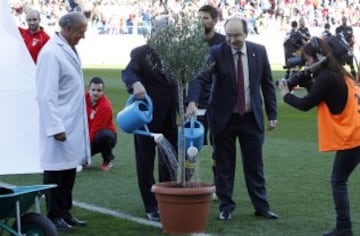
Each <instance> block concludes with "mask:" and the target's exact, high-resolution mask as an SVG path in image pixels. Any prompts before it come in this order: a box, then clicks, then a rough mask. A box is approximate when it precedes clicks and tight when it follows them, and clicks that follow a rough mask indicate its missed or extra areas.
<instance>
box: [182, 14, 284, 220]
mask: <svg viewBox="0 0 360 236" xmlns="http://www.w3.org/2000/svg"><path fill="white" fill-rule="evenodd" d="M225 33H226V41H225V42H223V43H221V44H219V45H217V46H215V47H212V48H210V60H211V62H210V64H213V65H214V66H212V67H211V68H209V69H208V70H205V71H203V72H201V73H200V74H199V75H198V76H197V77H196V78H195V79H194V80H192V81H191V83H190V86H189V94H188V97H187V101H190V102H189V103H188V106H187V109H186V114H187V116H190V115H195V114H196V111H197V107H196V104H197V103H198V99H199V95H200V93H201V89H202V86H203V85H206V84H208V83H211V82H212V90H211V94H210V101H209V105H208V117H209V127H210V130H211V131H212V132H213V146H214V153H215V156H216V168H215V172H216V178H215V185H216V194H217V196H218V198H219V200H220V206H219V212H220V213H219V219H220V220H226V221H227V220H231V219H232V212H233V211H234V209H235V202H234V200H233V199H232V194H233V189H234V177H235V166H236V139H238V140H239V143H240V150H241V157H242V165H243V169H244V176H245V182H246V186H247V190H248V193H249V196H250V199H251V202H252V204H253V207H254V209H255V216H259V217H264V218H266V219H277V218H278V215H277V214H275V213H273V212H271V211H270V207H269V204H268V201H267V194H266V189H265V176H264V171H263V157H262V147H263V142H264V133H265V127H264V118H263V116H264V115H263V107H262V104H263V100H264V104H265V111H266V114H267V117H268V120H269V126H268V129H269V130H272V129H274V128H275V126H276V123H277V120H276V119H277V105H276V95H275V88H274V85H273V79H272V76H271V68H270V64H269V60H268V57H267V53H266V49H265V47H264V46H262V45H259V44H255V43H252V42H249V41H246V40H245V39H246V37H247V35H248V30H247V24H246V21H245V20H243V19H240V18H231V19H229V20H228V21H227V22H226V23H225ZM239 59H241V63H239V61H238V60H239Z"/></svg>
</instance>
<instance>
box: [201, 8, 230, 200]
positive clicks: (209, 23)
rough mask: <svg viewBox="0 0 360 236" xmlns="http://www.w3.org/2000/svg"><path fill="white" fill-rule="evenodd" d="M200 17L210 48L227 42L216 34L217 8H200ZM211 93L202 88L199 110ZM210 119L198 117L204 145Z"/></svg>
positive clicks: (208, 88) (205, 86) (209, 89)
mask: <svg viewBox="0 0 360 236" xmlns="http://www.w3.org/2000/svg"><path fill="white" fill-rule="evenodd" d="M198 15H199V18H200V19H201V20H202V22H203V24H204V30H205V35H204V37H205V41H206V42H207V44H208V45H209V47H212V46H215V45H218V44H220V43H222V42H224V41H225V35H222V34H220V33H218V32H216V28H215V26H216V24H217V23H218V21H219V12H218V9H216V8H215V7H213V6H211V5H204V6H202V7H200V9H199V11H198ZM210 91H211V83H209V84H207V85H204V86H202V90H201V94H200V97H199V100H198V108H199V109H204V110H206V108H207V105H208V101H209V95H210ZM207 120H208V118H207V115H206V113H205V114H204V115H203V116H198V121H200V122H201V123H202V124H203V125H204V129H205V132H204V145H207V144H208V141H207V134H208V121H207ZM209 136H210V144H211V142H212V140H211V134H209ZM211 159H212V163H211V165H212V171H213V175H214V180H215V165H216V161H215V155H214V153H213V154H212V155H211ZM213 199H214V200H216V199H217V197H216V194H215V193H214V195H213Z"/></svg>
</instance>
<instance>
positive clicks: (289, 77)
mask: <svg viewBox="0 0 360 236" xmlns="http://www.w3.org/2000/svg"><path fill="white" fill-rule="evenodd" d="M349 37H350V36H349V35H344V33H340V34H336V35H333V36H330V37H329V38H328V39H327V40H326V41H327V43H328V45H329V46H330V48H331V50H332V52H333V55H334V56H335V58H336V59H337V60H338V61H339V63H341V64H342V65H345V64H347V65H349V66H350V69H351V73H352V75H353V77H354V78H355V77H356V73H355V70H354V66H353V58H354V56H353V53H352V50H351V47H350V45H349V43H348V41H347V39H348V38H349ZM324 61H326V56H320V58H319V60H318V61H317V62H315V63H313V64H312V65H310V66H307V67H303V66H304V65H305V61H304V60H303V58H302V57H301V56H295V57H292V58H289V59H288V60H287V61H286V65H285V66H284V67H283V68H284V69H287V71H286V75H285V79H286V82H287V85H288V87H289V89H290V90H291V89H293V88H294V87H296V86H297V85H303V84H305V83H306V82H308V81H311V79H312V74H311V71H310V69H311V68H314V67H315V66H317V65H319V64H321V63H323V62H324ZM296 67H303V69H302V70H300V71H297V70H294V68H296ZM278 84H279V81H276V85H278Z"/></svg>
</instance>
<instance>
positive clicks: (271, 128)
mask: <svg viewBox="0 0 360 236" xmlns="http://www.w3.org/2000/svg"><path fill="white" fill-rule="evenodd" d="M276 124H277V120H269V126H268V129H267V130H273V129H275V127H276Z"/></svg>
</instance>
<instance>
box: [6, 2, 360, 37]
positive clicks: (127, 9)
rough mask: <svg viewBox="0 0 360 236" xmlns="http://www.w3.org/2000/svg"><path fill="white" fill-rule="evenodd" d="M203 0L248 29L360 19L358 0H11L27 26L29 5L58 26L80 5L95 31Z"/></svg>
mask: <svg viewBox="0 0 360 236" xmlns="http://www.w3.org/2000/svg"><path fill="white" fill-rule="evenodd" d="M165 2H166V3H167V4H165ZM204 4H210V5H213V6H216V7H217V8H218V10H219V13H220V16H221V18H220V23H219V24H217V27H218V28H219V31H222V29H223V27H222V26H223V24H222V22H224V20H225V19H227V18H228V17H229V16H241V17H244V18H245V19H247V21H248V23H249V32H250V33H252V34H260V33H261V32H262V31H264V30H266V29H267V28H268V27H271V26H276V27H279V29H283V30H285V31H286V30H288V29H289V28H290V22H291V21H293V20H298V19H299V18H300V17H303V18H304V19H305V22H306V25H307V26H308V27H311V28H312V27H323V26H324V24H325V23H329V24H330V25H333V27H332V28H333V29H335V27H336V26H338V25H340V24H341V18H342V17H343V16H346V17H347V18H348V24H349V25H351V26H353V27H357V26H359V25H360V12H359V11H360V1H359V0H358V1H355V0H10V6H11V9H12V11H13V14H14V16H15V17H16V20H17V23H18V25H19V26H25V16H24V15H25V14H24V12H25V11H26V9H27V8H35V9H37V10H39V11H40V12H41V15H42V26H44V28H45V29H46V28H47V27H52V26H56V23H57V21H58V19H59V17H60V16H61V15H63V14H64V13H66V12H68V11H82V12H84V13H85V15H86V16H87V17H88V19H89V22H90V25H91V27H92V28H94V29H96V31H97V33H98V34H113V35H118V34H143V33H144V31H148V30H150V27H151V17H152V16H154V15H156V14H161V13H164V12H166V11H175V12H176V11H179V10H184V9H185V10H187V11H189V12H194V13H196V12H197V10H198V9H199V8H200V7H201V6H202V5H204ZM165 6H167V9H165Z"/></svg>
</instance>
